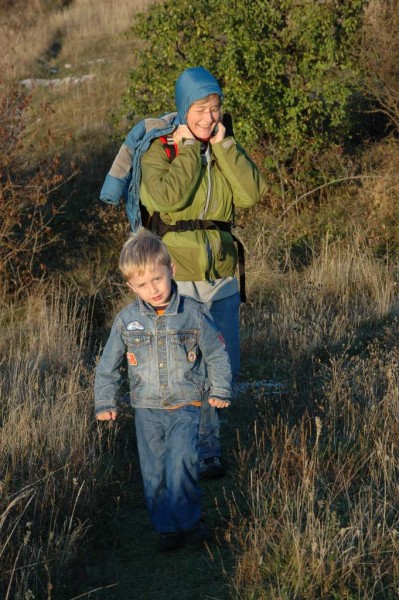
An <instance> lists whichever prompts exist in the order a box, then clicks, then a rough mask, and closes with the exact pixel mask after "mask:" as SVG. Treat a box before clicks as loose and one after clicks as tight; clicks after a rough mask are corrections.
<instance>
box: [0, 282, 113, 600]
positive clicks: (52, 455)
mask: <svg viewBox="0 0 399 600" xmlns="http://www.w3.org/2000/svg"><path fill="white" fill-rule="evenodd" d="M88 323H89V314H88V311H87V310H85V309H82V307H81V302H80V299H79V297H78V296H77V295H76V294H72V293H71V292H70V290H68V288H66V287H65V286H62V285H61V284H57V283H55V284H53V285H49V286H47V289H41V290H38V291H37V292H32V293H31V295H30V296H29V298H28V299H27V302H26V304H24V305H16V304H12V303H8V304H6V303H5V302H4V303H3V306H2V311H1V329H2V331H3V335H2V338H1V341H0V355H1V357H2V359H1V364H0V369H1V373H2V377H1V383H0V397H1V410H0V420H1V430H0V472H1V481H0V536H1V540H2V543H1V550H0V564H1V569H0V571H1V573H2V576H1V583H0V589H1V590H2V592H3V595H2V597H3V598H7V599H9V600H10V599H11V598H27V597H36V598H51V597H53V596H52V593H54V594H56V597H59V595H58V596H57V590H58V593H59V592H60V588H59V586H60V584H61V582H64V581H65V574H66V572H67V567H68V565H69V564H70V562H71V560H72V559H73V558H74V557H76V555H77V550H78V548H79V544H81V541H82V538H83V536H84V535H85V533H86V530H87V527H88V526H89V525H90V514H92V511H93V510H94V509H95V504H93V499H94V497H95V490H96V489H97V485H99V486H101V485H103V484H104V482H105V480H106V478H107V470H106V469H103V468H100V465H101V444H100V439H99V438H98V437H97V436H96V435H93V433H95V429H93V423H94V420H93V413H92V401H91V397H92V378H93V369H92V368H90V367H89V366H88V364H87V357H86V345H87V333H88V329H87V328H88ZM29 590H31V592H32V593H34V594H35V595H34V596H29V593H30V592H29Z"/></svg>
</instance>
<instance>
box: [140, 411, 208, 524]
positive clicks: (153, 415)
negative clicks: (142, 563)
mask: <svg viewBox="0 0 399 600" xmlns="http://www.w3.org/2000/svg"><path fill="white" fill-rule="evenodd" d="M200 412H201V409H200V408H199V407H197V406H192V405H186V406H183V407H181V408H176V409H173V410H162V409H151V408H136V409H135V423H136V438H137V447H138V451H139V458H140V468H141V474H142V478H143V484H144V494H145V499H146V504H147V508H148V511H149V513H150V518H151V522H152V524H153V527H154V529H155V530H156V531H158V532H159V533H172V532H175V531H183V530H185V529H191V528H192V527H193V526H194V525H195V524H196V523H197V522H198V521H199V519H200V517H201V505H200V499H201V491H200V489H199V486H198V483H197V471H198V453H197V450H198V449H197V443H198V427H199V418H200Z"/></svg>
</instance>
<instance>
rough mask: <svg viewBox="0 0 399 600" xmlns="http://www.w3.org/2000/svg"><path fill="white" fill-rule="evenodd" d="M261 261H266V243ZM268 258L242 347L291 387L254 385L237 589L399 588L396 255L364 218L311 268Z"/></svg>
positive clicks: (236, 512) (306, 592)
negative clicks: (280, 390)
mask: <svg viewBox="0 0 399 600" xmlns="http://www.w3.org/2000/svg"><path fill="white" fill-rule="evenodd" d="M257 245H258V244H255V248H256V247H257ZM252 260H253V264H254V265H256V268H257V270H261V269H260V266H259V261H262V258H261V256H259V255H257V256H256V255H253V256H252ZM262 266H263V270H264V272H265V273H267V271H269V275H268V280H269V281H270V282H271V287H270V288H269V290H268V286H267V284H266V285H265V286H263V285H262V288H263V290H264V295H263V296H262V295H261V291H260V290H258V296H259V297H258V305H257V306H256V305H255V306H253V307H252V309H251V310H246V311H245V313H244V318H243V327H244V339H243V354H244V357H245V361H246V364H247V367H248V365H249V367H250V373H251V374H252V375H253V376H254V377H256V373H258V372H259V370H260V371H261V372H262V363H263V368H264V372H262V375H263V377H264V376H265V374H268V375H269V377H270V376H273V375H275V374H277V376H278V377H280V378H282V379H285V381H286V383H287V385H288V389H289V392H288V393H287V394H285V395H284V396H282V397H280V398H276V397H274V398H271V397H270V396H268V395H267V394H265V392H262V391H260V392H258V393H256V392H254V393H253V394H252V397H251V402H252V403H254V404H255V407H256V411H255V412H256V415H257V416H256V422H255V426H254V429H253V431H252V435H251V434H250V435H248V436H247V437H246V438H245V440H244V441H242V442H241V443H240V445H239V450H238V465H239V467H238V473H237V478H238V480H239V481H241V491H242V496H241V498H242V499H241V500H238V501H237V502H235V503H233V504H232V508H231V514H232V521H233V523H234V525H233V526H232V529H231V531H230V541H231V544H232V547H233V548H234V551H235V553H236V573H235V577H234V580H233V581H232V583H231V588H232V594H233V597H235V598H237V599H240V600H244V599H245V600H249V599H253V598H259V599H261V598H262V599H265V600H266V599H268V600H269V599H273V600H283V599H284V600H285V599H286V600H291V599H298V600H299V599H301V600H319V599H321V598H325V599H330V598H350V599H355V598H356V599H360V598H361V599H372V598H387V599H393V598H396V597H397V594H398V591H399V564H398V561H397V554H398V550H399V537H398V527H399V511H398V504H397V497H398V490H399V477H398V475H399V470H398V467H399V462H398V450H397V440H398V439H399V438H398V436H399V419H398V415H399V394H398V390H399V376H398V359H399V345H398V342H397V339H398V333H399V323H398V319H397V314H398V304H397V297H396V289H397V272H396V268H395V266H390V267H387V266H386V265H384V263H383V262H382V261H379V260H377V259H375V258H373V257H372V255H371V252H370V249H369V248H368V246H367V244H366V243H365V242H364V240H363V236H362V235H361V234H360V233H359V231H358V232H357V234H356V235H355V236H353V238H352V241H351V243H350V244H348V245H345V247H342V246H341V245H338V244H335V245H334V244H330V243H328V242H326V243H325V244H324V246H323V248H322V250H321V252H320V253H319V254H317V255H316V254H315V255H314V257H313V260H312V261H311V263H310V265H309V266H308V267H307V268H305V269H303V271H302V272H301V273H298V272H296V271H295V270H289V271H288V272H286V273H285V274H282V273H279V274H276V275H275V276H274V277H273V276H272V268H271V262H269V264H267V262H266V261H265V260H264V259H263V262H262ZM251 313H252V314H251ZM250 315H251V316H250ZM254 356H255V357H256V359H253V357H254ZM251 357H252V362H251ZM247 404H248V397H245V398H241V399H239V400H238V407H237V408H236V411H238V412H239V411H240V410H242V409H244V410H245V408H244V407H245V406H246V405H247ZM237 419H239V416H237ZM240 429H241V431H242V432H243V431H245V428H240ZM249 466H250V467H252V468H250V469H248V467H249ZM237 498H240V496H239V495H237Z"/></svg>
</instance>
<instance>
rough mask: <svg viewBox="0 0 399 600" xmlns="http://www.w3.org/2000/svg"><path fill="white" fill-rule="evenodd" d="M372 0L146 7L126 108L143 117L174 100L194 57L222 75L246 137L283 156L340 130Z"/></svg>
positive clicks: (171, 0)
mask: <svg viewBox="0 0 399 600" xmlns="http://www.w3.org/2000/svg"><path fill="white" fill-rule="evenodd" d="M366 4H367V2H366V0H343V1H338V0H325V1H320V2H316V3H315V2H313V1H310V0H303V1H302V2H298V1H297V0H259V1H257V2H245V1H244V0H234V1H231V0H209V2H203V1H202V0H166V1H165V2H163V3H161V4H156V5H154V6H152V7H151V8H150V9H149V10H148V12H146V13H141V14H139V15H138V17H137V18H136V20H135V22H134V24H133V32H134V34H135V35H136V36H137V37H138V38H140V39H142V40H145V42H146V43H145V47H144V48H143V49H142V50H140V51H139V56H138V58H139V61H138V66H137V67H136V68H135V70H134V71H132V72H131V74H130V86H129V90H128V92H127V94H126V97H125V109H127V111H129V112H130V113H131V116H132V117H133V118H134V119H135V120H137V119H139V118H142V117H143V116H148V115H149V114H159V113H162V112H166V111H168V110H171V109H173V106H174V102H173V86H174V81H175V79H176V77H177V76H178V75H179V73H180V72H181V71H182V70H183V69H185V68H186V67H188V66H195V65H203V66H205V67H206V68H208V69H209V70H210V71H212V72H213V73H214V75H215V76H216V77H217V78H218V79H219V81H220V83H221V84H222V86H223V88H224V92H225V97H226V101H225V109H226V110H228V111H231V112H232V113H233V115H234V123H235V130H236V132H237V134H238V135H239V139H240V140H241V141H242V142H243V143H244V144H250V145H253V144H256V143H259V142H260V141H261V140H269V141H272V142H273V143H274V144H276V145H277V146H278V148H279V153H280V155H281V158H283V159H287V158H290V157H291V156H292V155H293V153H294V150H296V149H301V148H305V147H309V145H311V146H314V147H315V149H316V148H319V147H321V146H325V145H326V144H327V145H328V144H329V143H331V142H335V143H336V142H337V141H340V140H342V138H343V136H345V135H348V134H349V132H350V127H351V110H353V103H351V99H352V97H353V93H354V91H355V90H356V86H357V68H356V64H355V61H354V60H353V58H352V57H353V47H354V45H356V43H357V36H358V33H359V31H360V27H361V24H362V18H363V11H364V7H365V5H366Z"/></svg>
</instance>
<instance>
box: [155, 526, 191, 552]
mask: <svg viewBox="0 0 399 600" xmlns="http://www.w3.org/2000/svg"><path fill="white" fill-rule="evenodd" d="M185 541H186V540H185V537H184V533H183V532H182V531H176V532H174V533H160V534H159V549H160V550H161V552H167V551H168V550H175V549H176V548H180V546H184V544H185Z"/></svg>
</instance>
